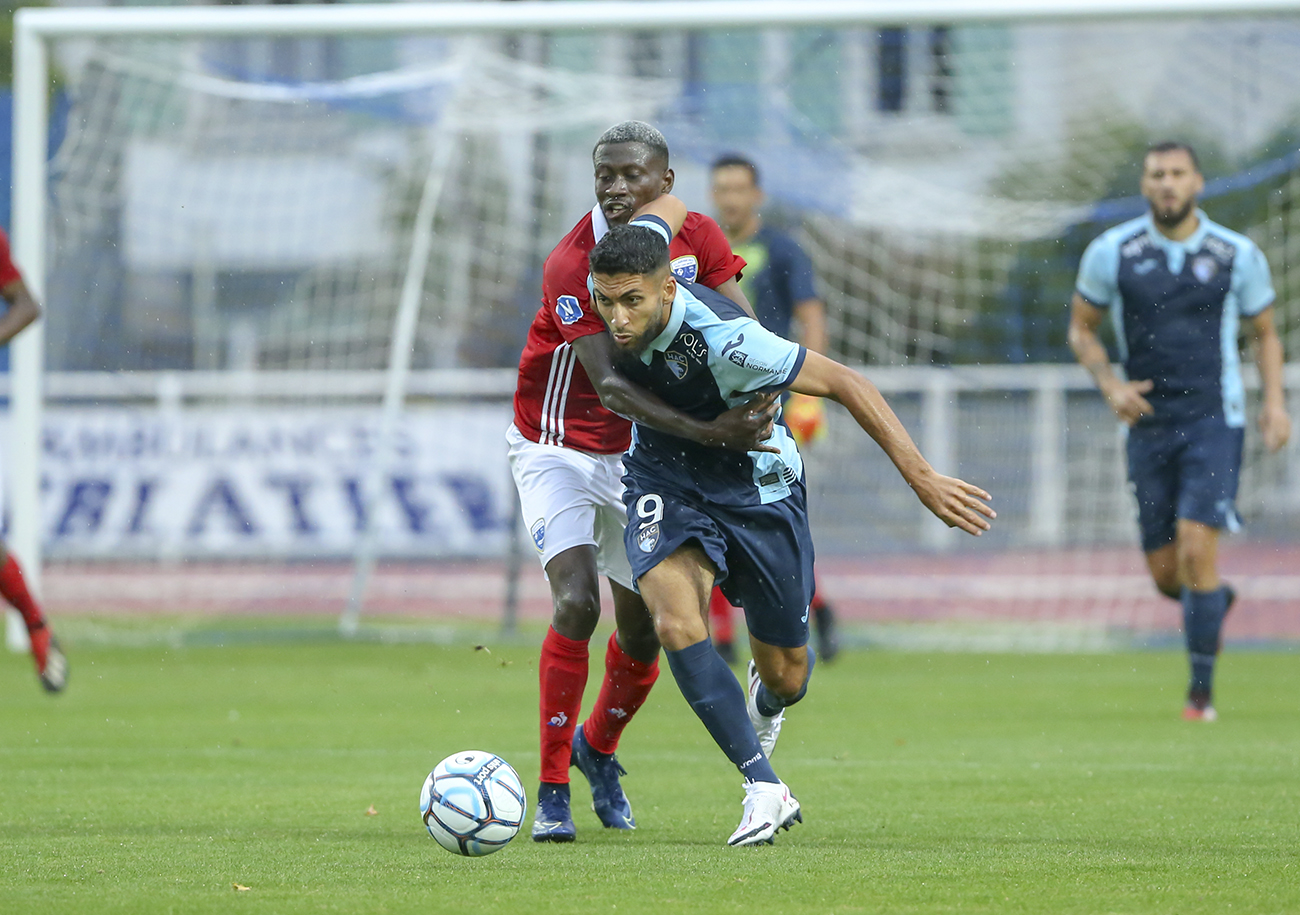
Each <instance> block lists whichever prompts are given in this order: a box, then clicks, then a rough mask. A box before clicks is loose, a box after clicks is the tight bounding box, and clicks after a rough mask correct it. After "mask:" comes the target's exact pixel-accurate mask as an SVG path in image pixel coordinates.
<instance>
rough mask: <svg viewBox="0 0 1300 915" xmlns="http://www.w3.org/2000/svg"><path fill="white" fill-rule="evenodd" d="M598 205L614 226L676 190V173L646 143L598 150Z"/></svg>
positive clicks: (627, 144) (613, 145)
mask: <svg viewBox="0 0 1300 915" xmlns="http://www.w3.org/2000/svg"><path fill="white" fill-rule="evenodd" d="M595 165H596V202H597V203H598V204H600V210H601V212H602V213H604V214H605V218H606V219H608V220H609V222H610V224H611V225H618V224H620V223H626V222H628V221H629V220H631V218H632V215H633V214H634V213H635V212H636V211H637V210H639V209H640V208H641V207H643V206H645V205H646V204H647V203H649V202H650V201H652V200H654V199H656V198H657V197H659V196H661V195H663V194H667V193H669V192H670V191H672V189H673V170H672V169H671V168H668V166H667V163H665V162H664V161H663V159H661V158H659V157H658V156H656V155H655V152H654V150H652V149H651V148H650V147H648V146H646V145H645V144H644V143H614V144H611V145H608V146H602V147H600V148H599V149H597V150H596V159H595Z"/></svg>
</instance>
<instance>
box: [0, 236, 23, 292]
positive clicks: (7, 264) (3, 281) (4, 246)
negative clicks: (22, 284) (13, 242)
mask: <svg viewBox="0 0 1300 915" xmlns="http://www.w3.org/2000/svg"><path fill="white" fill-rule="evenodd" d="M22 278H23V275H22V273H21V272H19V270H18V267H17V266H15V265H14V262H13V258H12V257H11V256H10V254H9V236H8V235H6V234H5V233H4V230H3V229H0V289H3V288H4V287H5V286H8V285H9V284H10V283H13V282H16V281H19V280H21V279H22Z"/></svg>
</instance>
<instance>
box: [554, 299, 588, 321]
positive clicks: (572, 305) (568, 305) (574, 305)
mask: <svg viewBox="0 0 1300 915" xmlns="http://www.w3.org/2000/svg"><path fill="white" fill-rule="evenodd" d="M555 313H556V315H558V316H559V318H560V323H561V324H574V323H576V322H577V321H578V319H579V318H581V317H582V306H581V305H579V304H578V297H577V296H572V295H562V296H560V297H559V298H558V299H556V300H555Z"/></svg>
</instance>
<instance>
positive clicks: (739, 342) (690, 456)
mask: <svg viewBox="0 0 1300 915" xmlns="http://www.w3.org/2000/svg"><path fill="white" fill-rule="evenodd" d="M805 354H806V351H805V350H804V348H803V347H802V346H800V345H799V344H797V343H792V342H790V341H789V340H786V339H784V338H783V337H778V336H777V335H776V334H774V333H772V332H771V331H769V330H766V329H765V328H764V327H763V326H762V325H761V324H759V323H758V322H757V321H755V320H754V319H753V318H751V317H749V316H748V315H747V314H745V312H744V311H742V310H741V309H740V306H738V305H736V303H734V302H732V301H731V300H730V299H728V298H726V297H725V296H722V295H719V294H718V293H716V292H714V291H713V290H712V289H708V288H706V287H703V286H695V285H693V284H690V283H682V282H679V283H678V284H677V295H676V297H675V298H674V299H673V304H672V311H671V314H670V316H669V319H668V324H667V325H666V326H665V327H664V329H663V332H662V333H660V334H659V336H657V337H656V338H655V339H654V340H652V341H651V342H650V345H649V346H647V347H646V350H645V351H644V352H643V353H642V354H641V356H640V357H639V358H635V359H628V360H626V361H624V362H621V363H620V365H619V368H620V369H621V370H622V371H623V372H624V374H626V375H627V376H628V378H629V379H631V380H632V381H634V382H636V383H637V384H639V385H641V386H642V387H645V388H647V389H648V390H650V391H652V392H654V393H655V394H656V395H658V396H659V397H660V398H662V399H663V400H664V401H665V402H666V403H668V404H669V405H671V406H673V407H676V408H677V409H678V410H681V411H682V412H683V413H686V414H688V415H690V416H695V417H698V418H700V419H704V420H711V419H714V418H716V417H717V416H718V415H719V414H720V413H722V412H724V411H726V410H728V409H730V408H731V407H734V406H736V405H737V404H741V403H744V402H745V401H747V400H749V399H751V398H752V397H753V396H754V395H755V394H759V393H765V392H769V391H777V390H781V389H783V388H785V387H786V386H787V385H788V384H789V383H790V382H791V381H793V380H794V378H795V376H797V375H798V374H799V369H800V368H801V367H802V366H803V361H804V356H805ZM768 444H770V445H774V446H776V447H778V448H780V449H781V450H780V453H779V454H772V453H768V452H759V451H752V452H749V453H747V454H741V453H740V452H736V451H728V450H725V449H722V448H709V447H705V446H703V445H699V444H696V443H695V442H691V441H687V440H686V439H681V438H677V437H676V436H672V435H668V434H666V433H663V432H658V431H656V430H654V429H650V428H648V427H646V426H641V425H638V426H636V427H635V428H634V429H633V437H632V448H631V450H630V451H629V452H628V455H627V457H626V458H625V459H624V464H625V465H626V466H627V468H628V471H629V473H632V472H633V471H634V469H635V471H636V472H638V473H650V474H652V475H653V476H654V477H656V478H659V479H661V480H662V481H663V482H664V483H665V484H666V485H667V486H669V487H672V488H675V489H677V490H678V491H679V492H682V493H691V494H696V495H699V496H700V497H701V498H704V499H706V500H708V501H712V502H716V503H719V504H725V505H753V504H761V503H770V502H775V501H778V500H780V499H784V498H786V497H787V496H788V495H790V492H791V486H792V485H793V484H794V483H795V482H796V481H798V480H800V479H802V477H803V460H802V458H800V456H799V449H798V447H797V446H796V445H795V442H794V438H793V436H791V435H790V432H789V430H788V429H787V428H786V427H785V425H784V424H782V423H778V424H777V425H776V428H775V431H774V433H773V435H772V438H771V439H769V441H768Z"/></svg>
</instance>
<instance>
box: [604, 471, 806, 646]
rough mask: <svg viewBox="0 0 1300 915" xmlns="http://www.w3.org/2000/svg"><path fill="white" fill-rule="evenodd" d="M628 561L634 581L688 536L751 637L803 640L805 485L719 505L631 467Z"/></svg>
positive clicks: (627, 479)
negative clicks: (770, 497)
mask: <svg viewBox="0 0 1300 915" xmlns="http://www.w3.org/2000/svg"><path fill="white" fill-rule="evenodd" d="M623 483H624V485H625V486H626V487H627V489H626V491H625V492H624V494H623V502H624V503H625V504H626V505H627V518H628V523H627V530H626V531H624V532H623V539H624V541H625V542H626V544H627V558H628V561H629V562H630V563H631V564H632V577H633V578H634V579H639V578H640V577H641V576H642V575H644V574H645V573H646V572H648V571H650V570H651V569H653V568H654V567H655V566H657V565H658V564H659V563H661V562H663V561H664V560H665V559H667V558H668V557H669V556H670V555H672V554H673V553H674V552H675V551H676V550H677V549H678V547H681V546H683V545H684V544H686V543H688V542H690V541H692V540H694V541H696V542H698V543H699V544H700V546H701V547H702V548H703V550H704V552H705V554H706V555H707V556H708V557H709V559H710V560H711V561H712V562H713V564H714V566H716V567H717V570H718V577H717V582H718V583H719V585H720V586H721V588H722V593H723V594H725V595H726V597H727V599H728V600H729V601H731V602H732V603H733V604H735V605H737V606H738V607H741V608H742V609H743V610H744V612H745V624H746V625H747V626H748V627H749V632H750V634H751V635H753V636H754V638H756V639H758V640H759V641H760V642H764V643H766V644H768V645H774V646H776V647H778V648H798V647H800V646H802V645H806V644H807V643H808V607H809V605H810V604H811V603H812V597H813V544H812V535H811V533H809V530H808V509H807V505H806V501H805V493H804V485H803V482H802V481H800V482H798V483H795V484H794V485H793V486H791V487H790V489H791V492H790V495H789V496H787V497H786V498H784V499H781V500H779V501H776V502H771V503H768V504H767V505H739V506H737V505H719V504H716V503H707V504H706V503H705V502H703V501H702V500H700V499H698V498H691V497H689V496H684V495H682V494H681V493H678V492H676V491H673V490H668V489H665V488H663V487H662V486H661V485H660V484H657V483H656V482H655V481H653V480H641V479H638V478H637V476H636V475H635V474H633V473H632V472H631V471H629V472H628V473H627V474H626V475H625V476H624V477H623Z"/></svg>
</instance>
